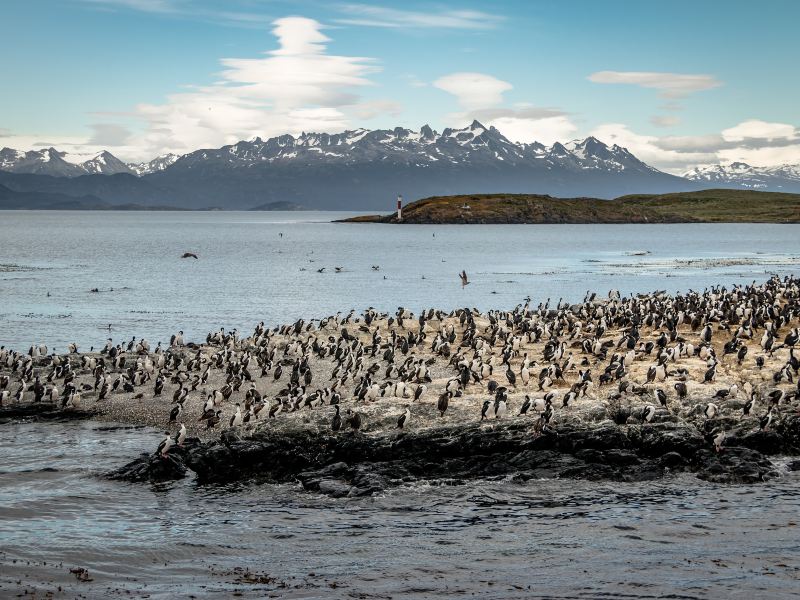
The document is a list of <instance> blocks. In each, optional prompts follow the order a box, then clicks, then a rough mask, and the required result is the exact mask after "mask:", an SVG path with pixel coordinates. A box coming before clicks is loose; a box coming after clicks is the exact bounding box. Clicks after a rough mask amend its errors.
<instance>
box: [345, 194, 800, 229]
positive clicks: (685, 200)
mask: <svg viewBox="0 0 800 600" xmlns="http://www.w3.org/2000/svg"><path fill="white" fill-rule="evenodd" d="M341 222H345V223H394V224H439V225H443V224H469V225H473V224H474V225H478V224H646V223H800V194H785V193H779V192H759V191H753V190H729V189H710V190H702V191H699V192H678V193H672V194H636V195H629V196H621V197H619V198H615V199H614V200H601V199H599V198H554V197H552V196H545V195H533V194H476V195H458V196H434V197H431V198H424V199H422V200H418V201H416V202H412V203H410V204H409V205H407V206H405V207H404V208H403V210H402V220H398V218H397V213H396V212H393V213H391V214H388V215H363V216H358V217H352V218H349V219H343V220H342V221H341Z"/></svg>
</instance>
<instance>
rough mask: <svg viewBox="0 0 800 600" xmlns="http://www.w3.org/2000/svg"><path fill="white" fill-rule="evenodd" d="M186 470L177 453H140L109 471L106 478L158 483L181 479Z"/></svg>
mask: <svg viewBox="0 0 800 600" xmlns="http://www.w3.org/2000/svg"><path fill="white" fill-rule="evenodd" d="M186 472H187V469H186V466H185V465H184V464H183V459H182V458H181V457H180V456H178V455H174V454H173V455H171V454H168V455H167V456H165V457H161V456H160V455H156V454H142V455H141V456H140V457H139V458H137V459H136V460H134V461H133V462H130V463H128V464H127V465H125V466H124V467H120V468H119V469H116V470H114V471H112V472H111V473H109V474H108V478H109V479H118V480H123V481H130V482H133V483H141V482H145V481H149V482H152V483H158V482H163V481H174V480H176V479H183V478H184V477H186Z"/></svg>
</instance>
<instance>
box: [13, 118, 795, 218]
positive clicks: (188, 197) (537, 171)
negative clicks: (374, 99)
mask: <svg viewBox="0 0 800 600" xmlns="http://www.w3.org/2000/svg"><path fill="white" fill-rule="evenodd" d="M69 158H70V156H69V155H67V154H66V153H64V152H60V151H58V150H56V149H55V148H47V149H43V150H39V151H29V152H20V151H16V150H13V149H9V148H4V149H2V150H0V183H3V184H4V185H6V186H7V187H9V188H10V189H12V190H16V191H20V192H32V191H37V192H48V193H52V192H58V193H64V194H67V195H71V196H83V195H87V194H88V195H93V196H97V197H98V198H100V199H102V200H104V201H106V202H108V203H110V204H112V205H115V204H124V203H136V204H148V205H159V204H160V205H169V206H176V207H180V208H187V209H206V208H210V207H221V208H224V209H250V208H253V207H257V206H262V205H265V204H270V203H276V202H279V203H280V202H283V203H289V204H299V205H304V206H307V207H308V208H312V209H321V210H379V209H387V208H389V207H390V206H392V205H393V203H394V198H395V197H396V196H397V195H398V194H402V195H403V196H404V197H405V198H407V199H409V200H414V199H418V198H423V197H426V196H435V195H454V194H469V193H495V192H497V191H498V190H500V191H502V192H504V193H537V194H549V195H553V196H561V197H576V196H593V197H599V198H614V197H617V196H621V195H625V194H633V193H667V192H680V191H691V190H697V189H701V188H702V187H707V186H704V185H703V184H706V183H712V184H713V185H714V186H715V187H747V182H745V184H742V183H741V182H739V181H735V180H734V179H733V178H729V180H724V179H714V178H713V176H712V175H713V174H712V172H711V171H708V172H707V174H706V175H704V173H706V171H701V170H699V169H697V170H696V173H693V178H682V177H678V176H675V175H671V174H668V173H664V172H662V171H659V170H658V169H656V168H654V167H652V166H651V165H648V164H646V163H645V162H643V161H641V160H640V159H639V158H637V157H636V156H635V155H634V154H633V153H631V152H630V151H629V150H628V149H627V148H624V147H622V146H619V145H616V144H612V145H608V144H605V143H604V142H602V141H601V140H599V139H597V138H595V137H592V136H589V137H587V138H585V139H583V140H572V141H570V142H566V143H563V144H562V143H560V142H555V143H554V144H552V145H550V146H545V145H544V144H541V143H538V142H531V143H516V142H512V141H510V140H509V139H508V138H506V137H505V136H504V135H503V134H502V133H500V131H499V130H497V129H496V128H494V127H486V126H485V125H483V124H482V123H480V122H479V121H477V120H475V121H473V122H472V123H470V124H469V125H467V126H466V127H462V128H451V127H448V128H445V129H444V130H442V131H441V132H439V131H437V130H434V129H433V128H431V127H430V126H429V125H423V126H422V127H420V128H419V130H412V129H407V128H403V127H395V128H393V129H372V130H370V129H363V128H361V129H351V130H346V131H343V132H340V133H313V132H304V133H301V134H300V135H298V136H293V135H289V134H284V135H279V136H274V137H271V138H268V139H266V140H264V139H262V138H260V137H255V138H252V139H250V140H241V141H238V142H236V143H235V144H228V145H225V146H222V147H220V148H205V149H199V150H195V151H193V152H189V153H186V154H183V155H180V156H178V155H176V154H169V155H163V156H160V157H156V158H154V159H153V160H151V161H148V162H143V163H138V164H124V163H122V161H120V160H119V159H118V158H116V157H115V156H113V154H111V153H110V152H107V151H103V152H101V153H99V154H98V155H96V156H95V157H93V158H91V159H89V160H84V161H82V162H80V163H71V162H69V160H67V159H69ZM706 169H707V168H706ZM704 177H706V179H704ZM773 181H777V180H776V179H772V180H770V182H773ZM787 181H788V182H789V183H787V182H786V181H779V182H778V183H776V185H779V186H781V185H782V186H783V187H779V189H781V190H783V191H794V190H793V189H791V190H790V189H787V188H786V187H785V186H786V185H788V184H792V185H793V183H792V181H791V180H790V179H789V180H787ZM770 182H767V184H766V188H765V187H758V188H753V189H770V188H769V185H771V183H770ZM798 184H800V177H799V178H798ZM798 191H800V189H799V190H798Z"/></svg>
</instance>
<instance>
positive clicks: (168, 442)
mask: <svg viewBox="0 0 800 600" xmlns="http://www.w3.org/2000/svg"><path fill="white" fill-rule="evenodd" d="M164 435H166V437H165V438H164V440H163V441H162V442H161V443H160V444H159V445H158V448H157V449H156V454H159V455H161V458H166V457H167V453H168V452H169V450H170V448H172V446H173V445H174V444H175V442H174V441H173V439H172V434H171V433H170V432H169V431H166V432H164Z"/></svg>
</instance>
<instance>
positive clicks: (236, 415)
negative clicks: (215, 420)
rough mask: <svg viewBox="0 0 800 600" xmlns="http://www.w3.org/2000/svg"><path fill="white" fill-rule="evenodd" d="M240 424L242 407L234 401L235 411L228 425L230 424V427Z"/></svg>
mask: <svg viewBox="0 0 800 600" xmlns="http://www.w3.org/2000/svg"><path fill="white" fill-rule="evenodd" d="M241 424H242V409H241V407H240V406H239V403H238V402H237V403H236V412H235V413H234V414H233V416H232V417H231V420H230V426H231V428H233V427H239V425H241Z"/></svg>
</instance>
